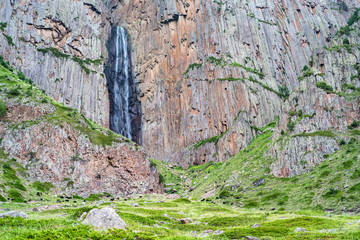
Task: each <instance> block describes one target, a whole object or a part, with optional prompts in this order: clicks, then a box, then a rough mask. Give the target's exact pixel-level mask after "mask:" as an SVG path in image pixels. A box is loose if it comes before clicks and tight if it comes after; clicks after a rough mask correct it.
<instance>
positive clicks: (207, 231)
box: [199, 229, 214, 237]
mask: <svg viewBox="0 0 360 240" xmlns="http://www.w3.org/2000/svg"><path fill="white" fill-rule="evenodd" d="M213 232H214V231H213V230H211V229H208V230H205V231H203V232H202V233H200V234H199V236H200V237H207V236H209V234H210V233H213Z"/></svg>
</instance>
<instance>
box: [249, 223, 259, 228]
mask: <svg viewBox="0 0 360 240" xmlns="http://www.w3.org/2000/svg"><path fill="white" fill-rule="evenodd" d="M251 227H252V228H258V227H260V224H257V223H255V224H254V225H252V226H251Z"/></svg>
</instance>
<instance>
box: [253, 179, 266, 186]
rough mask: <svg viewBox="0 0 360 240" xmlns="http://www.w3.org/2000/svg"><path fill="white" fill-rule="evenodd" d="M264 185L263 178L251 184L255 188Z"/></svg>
mask: <svg viewBox="0 0 360 240" xmlns="http://www.w3.org/2000/svg"><path fill="white" fill-rule="evenodd" d="M264 183H265V178H261V179H258V180H256V181H254V182H253V184H254V185H255V186H257V187H258V186H261V185H263V184H264Z"/></svg>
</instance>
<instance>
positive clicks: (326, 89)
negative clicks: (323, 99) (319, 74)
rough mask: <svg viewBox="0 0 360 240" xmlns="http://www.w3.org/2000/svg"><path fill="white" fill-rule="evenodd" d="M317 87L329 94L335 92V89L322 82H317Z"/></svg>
mask: <svg viewBox="0 0 360 240" xmlns="http://www.w3.org/2000/svg"><path fill="white" fill-rule="evenodd" d="M316 87H318V88H320V89H322V90H324V91H325V92H327V93H330V92H333V91H334V89H333V88H332V86H330V85H328V84H327V83H326V82H324V81H321V82H317V83H316Z"/></svg>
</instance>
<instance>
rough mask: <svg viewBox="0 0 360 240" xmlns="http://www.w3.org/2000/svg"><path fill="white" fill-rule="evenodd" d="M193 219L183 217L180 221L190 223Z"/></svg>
mask: <svg viewBox="0 0 360 240" xmlns="http://www.w3.org/2000/svg"><path fill="white" fill-rule="evenodd" d="M191 221H192V220H191V218H182V219H180V222H181V223H182V224H187V223H190V222H191Z"/></svg>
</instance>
